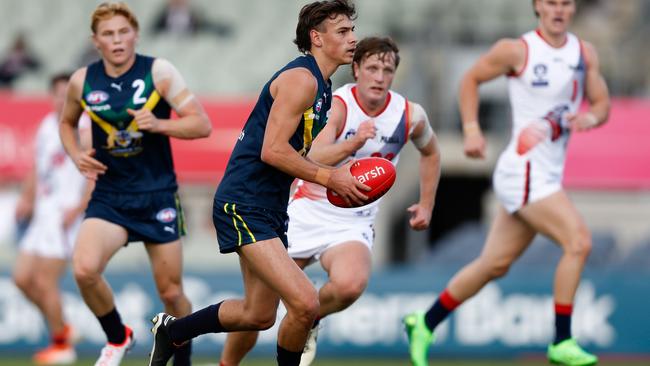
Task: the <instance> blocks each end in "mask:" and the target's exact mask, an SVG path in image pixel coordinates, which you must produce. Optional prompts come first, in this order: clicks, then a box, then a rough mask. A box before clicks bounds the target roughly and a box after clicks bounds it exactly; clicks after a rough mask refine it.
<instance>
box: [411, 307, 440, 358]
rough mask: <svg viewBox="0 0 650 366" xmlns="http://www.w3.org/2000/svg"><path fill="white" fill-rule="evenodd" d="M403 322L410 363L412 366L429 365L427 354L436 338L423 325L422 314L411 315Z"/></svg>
mask: <svg viewBox="0 0 650 366" xmlns="http://www.w3.org/2000/svg"><path fill="white" fill-rule="evenodd" d="M403 322H404V328H405V329H406V334H407V335H408V339H409V353H410V354H411V363H412V364H413V366H427V365H429V361H428V357H427V354H428V352H429V346H431V344H432V343H433V342H434V341H435V338H436V337H435V336H434V334H433V332H432V331H430V330H429V328H427V325H426V324H425V323H424V313H423V312H415V313H411V314H409V315H407V316H405V317H404V320H403Z"/></svg>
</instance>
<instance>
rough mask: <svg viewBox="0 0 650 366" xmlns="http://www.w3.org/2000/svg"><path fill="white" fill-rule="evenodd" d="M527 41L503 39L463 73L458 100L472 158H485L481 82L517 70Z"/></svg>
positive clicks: (465, 139)
mask: <svg viewBox="0 0 650 366" xmlns="http://www.w3.org/2000/svg"><path fill="white" fill-rule="evenodd" d="M525 60H526V45H525V43H524V42H523V41H522V40H514V39H502V40H500V41H498V42H497V43H495V44H494V46H492V48H491V49H490V50H489V51H488V52H487V53H485V54H484V55H482V56H481V57H480V58H479V59H478V61H476V63H475V64H474V65H473V66H472V67H471V68H470V69H469V70H468V71H467V72H466V73H465V74H464V75H463V78H462V80H461V83H460V93H459V96H458V102H459V107H460V115H461V120H462V122H463V135H464V150H465V155H467V156H468V157H470V158H481V159H483V158H485V148H486V143H485V138H484V137H483V133H482V132H481V127H480V125H479V122H478V106H479V85H480V84H482V83H484V82H486V81H489V80H492V79H494V78H497V77H499V76H501V75H506V74H508V73H511V72H517V71H519V70H520V69H521V68H522V67H524V64H525Z"/></svg>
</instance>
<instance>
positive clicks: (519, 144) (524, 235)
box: [405, 0, 609, 366]
mask: <svg viewBox="0 0 650 366" xmlns="http://www.w3.org/2000/svg"><path fill="white" fill-rule="evenodd" d="M533 5H534V9H535V14H536V15H537V16H538V18H539V26H538V28H537V30H535V31H531V32H528V33H526V34H524V35H523V37H521V39H518V40H514V39H503V40H500V41H498V42H497V43H496V44H495V45H494V46H493V47H492V49H491V50H490V51H489V52H487V53H486V54H485V55H483V56H482V57H481V58H480V59H479V60H478V61H477V63H476V64H475V65H474V66H473V67H472V68H471V69H470V70H469V71H468V72H467V73H466V74H465V76H464V77H463V80H462V82H461V88H460V111H461V116H462V120H463V131H464V135H465V141H464V145H465V146H464V149H465V154H466V155H467V156H469V157H471V158H483V157H484V156H485V146H486V145H485V139H484V137H483V134H482V133H481V129H480V127H479V124H478V104H479V94H478V87H479V85H480V84H481V83H484V82H487V81H489V80H492V79H494V78H496V77H498V76H501V75H507V76H508V77H509V91H510V101H511V104H512V111H513V130H512V138H511V141H510V144H509V145H508V147H507V148H506V150H505V151H504V152H503V153H502V154H501V156H500V158H499V161H498V163H497V167H496V170H495V172H494V190H495V192H496V196H497V198H498V200H499V202H500V203H501V207H500V209H499V212H498V213H497V215H496V218H495V220H494V222H493V223H492V227H491V229H490V232H489V234H488V237H487V240H486V243H485V245H484V247H483V251H482V253H481V255H480V256H479V257H478V258H477V259H476V260H474V261H473V262H471V263H470V264H468V265H467V266H465V267H464V268H463V269H461V270H460V272H458V273H457V274H456V276H454V278H452V280H451V281H450V282H449V284H448V285H447V288H446V289H445V290H444V291H443V292H442V294H441V295H440V297H439V298H438V300H437V301H436V302H435V304H434V305H433V306H432V307H431V308H430V309H429V310H428V311H427V312H426V314H425V313H414V314H411V315H409V316H407V317H406V318H405V323H406V328H407V333H408V335H409V342H410V353H411V360H412V362H413V364H414V365H416V366H422V365H426V364H427V350H428V347H429V345H430V343H431V342H432V341H433V338H434V337H433V334H432V332H433V330H434V329H435V327H436V326H437V325H438V324H439V323H440V322H442V321H443V320H444V319H445V318H446V317H447V316H448V315H449V314H450V313H451V312H452V311H453V310H454V309H455V308H456V307H457V306H458V305H460V304H461V303H462V302H464V301H465V300H467V299H468V298H470V297H471V296H473V295H474V294H476V293H477V292H478V291H479V290H480V289H481V288H482V287H483V286H485V284H487V283H488V282H489V281H491V280H492V279H495V278H498V277H501V276H503V275H505V274H506V272H507V271H508V268H509V267H510V265H511V264H512V263H513V262H514V261H515V260H516V259H517V258H518V257H519V256H520V255H521V254H522V253H523V252H524V250H525V249H526V248H527V247H528V245H529V244H530V243H531V241H532V240H533V238H534V237H535V235H537V234H538V233H541V234H543V235H545V236H547V237H549V238H551V239H553V240H554V241H555V242H556V243H557V244H558V245H559V246H560V247H561V248H562V250H563V255H562V258H561V259H560V262H559V263H558V265H557V269H556V273H555V283H554V301H555V333H556V335H555V340H554V341H553V343H552V344H550V345H549V347H548V354H547V355H548V358H549V360H550V361H551V362H554V363H559V364H564V365H592V364H595V363H596V362H597V361H598V359H597V357H596V356H594V355H591V354H589V353H587V352H585V351H584V350H582V348H580V346H578V344H577V343H576V341H575V340H574V339H573V338H572V337H571V313H572V310H573V301H574V297H575V293H576V289H577V287H578V284H579V283H580V276H581V272H582V269H583V267H584V264H585V262H586V260H587V257H588V256H589V252H590V250H591V237H590V234H589V229H588V228H587V226H586V224H585V222H584V221H583V219H582V218H581V216H580V214H579V213H578V212H577V210H576V208H575V207H574V205H573V204H572V203H571V201H570V200H569V198H568V196H567V194H566V193H565V191H564V190H563V189H562V182H561V180H562V172H563V169H564V159H565V155H566V145H567V142H568V138H569V135H570V133H573V132H581V131H585V130H589V129H592V128H594V127H597V126H599V125H601V124H603V123H604V122H605V121H606V120H607V118H608V114H609V95H608V91H607V86H606V85H605V82H604V80H603V78H602V76H601V74H600V71H599V63H598V57H597V55H596V52H595V50H594V48H593V46H592V45H591V44H589V43H587V42H583V41H581V40H579V39H578V38H577V37H576V36H575V35H573V34H571V33H569V32H568V26H569V23H570V21H571V19H572V17H573V15H574V13H575V10H576V3H575V1H574V0H533ZM583 94H584V95H586V97H587V99H588V101H589V103H590V108H589V110H588V111H584V112H583V111H579V110H578V107H579V106H580V103H581V101H582V97H583Z"/></svg>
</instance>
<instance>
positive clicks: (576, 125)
mask: <svg viewBox="0 0 650 366" xmlns="http://www.w3.org/2000/svg"><path fill="white" fill-rule="evenodd" d="M583 51H584V53H585V55H584V56H585V57H586V64H587V71H586V72H587V74H586V79H585V92H586V95H587V99H588V100H589V104H590V108H589V111H588V112H582V113H577V114H574V115H571V116H568V117H567V119H568V120H569V123H570V124H571V129H572V130H574V131H586V130H590V129H592V128H595V127H598V126H600V125H602V124H604V123H605V122H607V118H608V117H609V108H610V101H609V90H608V89H607V84H605V79H604V78H603V76H602V75H601V73H600V61H599V60H598V54H597V53H596V50H595V48H594V47H593V46H592V45H591V44H590V43H588V42H584V43H583Z"/></svg>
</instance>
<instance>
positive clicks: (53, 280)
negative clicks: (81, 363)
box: [14, 252, 77, 364]
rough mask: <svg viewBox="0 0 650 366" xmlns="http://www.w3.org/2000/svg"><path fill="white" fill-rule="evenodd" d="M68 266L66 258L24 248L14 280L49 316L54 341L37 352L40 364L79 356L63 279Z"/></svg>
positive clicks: (71, 361) (45, 315)
mask: <svg viewBox="0 0 650 366" xmlns="http://www.w3.org/2000/svg"><path fill="white" fill-rule="evenodd" d="M66 266H67V261H66V260H65V259H58V258H45V257H41V256H37V255H32V254H29V253H24V252H21V253H20V254H19V256H18V259H17V261H16V269H15V271H14V281H15V282H16V285H17V286H18V287H19V288H20V289H21V291H22V292H23V293H24V294H25V295H26V296H27V297H28V298H29V300H30V301H31V302H32V303H33V304H34V305H36V306H37V307H38V309H39V310H40V312H41V314H43V316H44V317H45V321H46V322H47V325H48V330H49V333H50V339H51V343H50V344H49V345H48V347H46V348H43V349H41V350H39V351H38V352H36V353H35V354H34V356H33V361H34V362H35V363H37V364H68V363H73V362H74V361H75V360H76V358H77V355H76V352H75V350H74V339H73V330H72V329H71V328H70V327H69V326H66V325H65V322H64V319H63V308H62V306H61V293H60V289H59V280H60V279H61V275H62V274H63V273H64V271H65V268H66Z"/></svg>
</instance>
